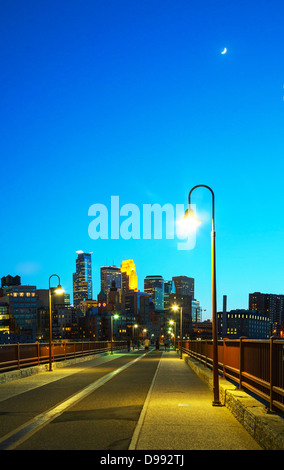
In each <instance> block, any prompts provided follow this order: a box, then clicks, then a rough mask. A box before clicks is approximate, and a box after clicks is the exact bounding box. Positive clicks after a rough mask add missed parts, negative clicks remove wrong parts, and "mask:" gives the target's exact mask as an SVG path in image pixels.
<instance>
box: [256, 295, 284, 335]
mask: <svg viewBox="0 0 284 470" xmlns="http://www.w3.org/2000/svg"><path fill="white" fill-rule="evenodd" d="M249 309H250V310H257V311H258V312H261V313H262V315H266V316H268V317H269V320H270V323H271V332H270V333H271V334H274V335H277V336H281V337H282V336H283V331H284V295H277V294H263V293H261V292H254V293H252V294H249Z"/></svg>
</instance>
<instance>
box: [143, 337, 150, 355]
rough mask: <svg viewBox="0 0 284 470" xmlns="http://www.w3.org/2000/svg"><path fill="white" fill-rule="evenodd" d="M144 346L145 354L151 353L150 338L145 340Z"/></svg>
mask: <svg viewBox="0 0 284 470" xmlns="http://www.w3.org/2000/svg"><path fill="white" fill-rule="evenodd" d="M144 346H145V352H146V353H147V352H149V346H150V340H149V339H148V338H146V339H145V341H144Z"/></svg>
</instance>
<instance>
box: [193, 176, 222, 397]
mask: <svg viewBox="0 0 284 470" xmlns="http://www.w3.org/2000/svg"><path fill="white" fill-rule="evenodd" d="M200 187H202V188H207V189H209V191H210V192H211V195H212V232H211V270H212V337H213V392H214V400H213V402H212V404H213V406H220V400H219V375H218V339H217V301H216V247H215V238H216V232H215V197H214V192H213V191H212V189H211V188H210V187H209V186H206V185H204V184H198V185H196V186H194V187H193V188H192V189H191V190H190V192H189V195H188V210H187V211H186V214H185V218H186V219H188V220H192V221H193V223H194V224H195V226H196V225H197V223H200V222H199V221H198V220H197V219H196V218H195V216H194V213H193V210H192V209H191V207H190V206H191V204H190V197H191V193H192V191H193V190H194V189H196V188H200Z"/></svg>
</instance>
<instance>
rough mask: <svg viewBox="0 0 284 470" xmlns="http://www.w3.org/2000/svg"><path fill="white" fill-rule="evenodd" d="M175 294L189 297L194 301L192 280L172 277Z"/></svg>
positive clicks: (191, 278) (185, 277)
mask: <svg viewBox="0 0 284 470" xmlns="http://www.w3.org/2000/svg"><path fill="white" fill-rule="evenodd" d="M172 280H173V283H174V287H175V292H176V294H181V295H191V297H192V299H194V278H193V277H187V276H174V277H172Z"/></svg>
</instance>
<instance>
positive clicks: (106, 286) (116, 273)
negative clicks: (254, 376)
mask: <svg viewBox="0 0 284 470" xmlns="http://www.w3.org/2000/svg"><path fill="white" fill-rule="evenodd" d="M113 282H115V285H114V284H113ZM112 287H116V288H117V290H118V292H119V297H120V299H121V271H120V268H118V267H117V266H102V267H101V292H100V295H101V297H102V298H105V299H106V300H108V294H109V292H110V289H111V288H112Z"/></svg>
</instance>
